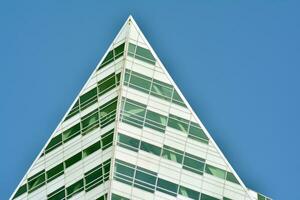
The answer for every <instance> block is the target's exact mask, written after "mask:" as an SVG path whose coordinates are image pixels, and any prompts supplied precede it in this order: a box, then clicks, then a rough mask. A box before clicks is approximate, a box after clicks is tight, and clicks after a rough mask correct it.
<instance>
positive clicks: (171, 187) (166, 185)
mask: <svg viewBox="0 0 300 200" xmlns="http://www.w3.org/2000/svg"><path fill="white" fill-rule="evenodd" d="M177 189H178V185H177V184H175V183H172V182H170V181H167V180H164V179H161V178H158V180H157V190H158V191H161V192H163V193H166V194H169V195H172V196H176V193H177Z"/></svg>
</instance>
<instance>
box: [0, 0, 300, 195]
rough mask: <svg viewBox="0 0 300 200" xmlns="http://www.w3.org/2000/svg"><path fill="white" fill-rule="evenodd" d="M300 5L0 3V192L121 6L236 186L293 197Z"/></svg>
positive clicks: (256, 1) (103, 41)
mask: <svg viewBox="0 0 300 200" xmlns="http://www.w3.org/2000/svg"><path fill="white" fill-rule="evenodd" d="M299 6H300V3H298V2H297V1H288V0H286V1H284V0H252V1H238V0H236V1H233V0H228V1H215V0H212V1H189V2H188V3H187V2H185V3H183V2H182V3H174V1H168V0H165V1H163V2H162V1H148V2H145V1H143V2H141V1H127V2H126V3H125V1H119V2H118V1H112V2H110V3H108V2H106V3H103V2H101V1H99V0H90V1H78V0H73V1H71V0H66V1H58V0H52V1H47V2H45V1H14V0H11V1H6V2H5V1H1V2H0V13H1V14H0V15H1V17H0V90H1V98H0V152H1V157H2V158H1V160H2V162H1V165H0V199H8V197H9V196H10V194H11V193H12V192H13V190H14V189H15V187H16V186H17V184H18V183H19V181H20V180H21V179H22V177H23V175H24V174H25V172H26V171H27V169H28V168H29V167H30V165H31V163H32V162H33V160H34V159H35V157H36V156H37V155H38V153H39V151H40V150H41V148H42V147H43V146H44V144H45V142H46V141H47V139H48V137H49V136H50V134H51V133H52V131H53V130H54V129H55V127H56V125H57V123H58V122H59V121H60V119H61V118H62V117H63V115H64V113H65V112H66V110H67V109H68V107H69V106H70V104H71V103H72V101H73V99H74V98H75V97H76V96H77V93H78V92H79V91H80V89H81V87H82V86H83V84H84V83H85V81H86V80H87V78H88V77H89V75H90V73H91V72H92V71H93V69H94V67H95V66H96V64H97V63H98V62H99V60H100V59H101V57H102V55H103V54H104V53H105V51H106V49H107V48H108V46H109V44H110V43H111V42H112V40H113V38H114V37H115V35H116V34H117V32H118V31H119V29H120V28H121V26H122V24H123V23H124V21H125V20H126V18H127V17H128V15H129V14H132V15H133V17H134V18H135V20H136V21H137V23H138V25H139V26H140V28H141V29H142V31H143V32H144V34H145V36H146V37H147V39H148V40H149V42H150V44H151V45H152V47H153V48H154V50H155V51H156V53H157V54H158V55H159V57H160V59H161V60H162V62H163V63H164V64H165V66H166V68H167V70H168V71H169V72H170V74H171V76H172V77H173V79H174V80H175V82H176V83H177V85H178V86H179V88H180V89H181V91H182V93H183V94H184V95H185V97H186V98H187V100H188V101H189V102H190V104H191V106H192V107H193V108H194V110H195V111H196V113H197V114H198V115H199V117H200V119H201V120H202V122H203V123H204V124H205V126H206V128H207V129H208V130H209V132H210V133H211V135H212V136H213V138H214V139H215V141H216V142H217V143H218V144H219V147H220V148H221V150H222V151H223V152H224V154H225V155H226V157H227V158H228V160H229V161H230V163H231V164H232V166H233V168H234V169H235V170H236V172H237V173H238V174H239V176H240V177H241V179H242V180H243V181H244V183H245V184H246V185H247V186H248V187H249V188H252V189H254V190H257V191H259V192H262V193H264V194H266V195H268V196H271V197H272V198H274V199H282V200H286V199H300V194H299V179H300V173H299V169H300V159H299V153H300V151H299V150H300V147H299V146H300V145H299V140H300V134H299V124H300V118H299V113H300V105H299V102H300V92H299V91H300V90H299V86H300V78H299V75H300V68H299V67H300V65H299V64H300V39H299V36H300V20H299V19H300V13H299Z"/></svg>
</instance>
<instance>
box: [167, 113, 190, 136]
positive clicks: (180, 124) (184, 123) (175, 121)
mask: <svg viewBox="0 0 300 200" xmlns="http://www.w3.org/2000/svg"><path fill="white" fill-rule="evenodd" d="M168 126H169V127H172V128H175V129H177V130H179V131H182V132H187V131H188V126H189V121H188V120H186V119H183V118H180V117H177V116H175V115H172V114H170V115H169V120H168Z"/></svg>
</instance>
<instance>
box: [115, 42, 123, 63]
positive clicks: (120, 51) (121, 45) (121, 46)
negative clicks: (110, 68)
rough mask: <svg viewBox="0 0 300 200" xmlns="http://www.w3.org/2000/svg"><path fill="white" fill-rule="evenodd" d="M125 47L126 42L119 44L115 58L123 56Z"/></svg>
mask: <svg viewBox="0 0 300 200" xmlns="http://www.w3.org/2000/svg"><path fill="white" fill-rule="evenodd" d="M124 47H125V43H123V44H120V45H119V46H117V47H116V48H115V49H114V53H115V59H118V58H119V57H121V56H122V55H123V52H124Z"/></svg>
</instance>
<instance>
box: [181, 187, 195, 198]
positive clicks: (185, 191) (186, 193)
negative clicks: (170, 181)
mask: <svg viewBox="0 0 300 200" xmlns="http://www.w3.org/2000/svg"><path fill="white" fill-rule="evenodd" d="M179 194H181V195H182V196H185V197H189V198H191V199H199V196H200V193H199V192H197V191H194V190H192V189H189V188H187V187H183V186H180V187H179Z"/></svg>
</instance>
